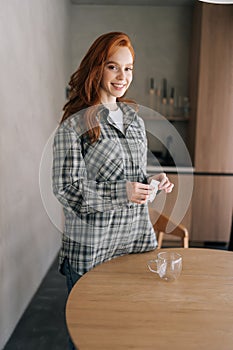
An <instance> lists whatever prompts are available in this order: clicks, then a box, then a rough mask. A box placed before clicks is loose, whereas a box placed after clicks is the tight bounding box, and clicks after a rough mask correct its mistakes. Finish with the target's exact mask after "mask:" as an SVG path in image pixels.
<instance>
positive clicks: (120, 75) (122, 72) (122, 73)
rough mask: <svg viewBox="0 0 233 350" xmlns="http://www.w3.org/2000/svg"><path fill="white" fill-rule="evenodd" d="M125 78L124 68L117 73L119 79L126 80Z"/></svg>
mask: <svg viewBox="0 0 233 350" xmlns="http://www.w3.org/2000/svg"><path fill="white" fill-rule="evenodd" d="M124 78H125V71H124V70H123V69H120V70H119V71H118V74H117V79H119V80H124Z"/></svg>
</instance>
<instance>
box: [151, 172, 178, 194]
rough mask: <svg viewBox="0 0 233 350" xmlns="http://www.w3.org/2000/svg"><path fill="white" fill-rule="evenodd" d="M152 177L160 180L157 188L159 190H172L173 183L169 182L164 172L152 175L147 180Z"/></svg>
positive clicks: (168, 191) (169, 191) (167, 191)
mask: <svg viewBox="0 0 233 350" xmlns="http://www.w3.org/2000/svg"><path fill="white" fill-rule="evenodd" d="M152 179H154V180H157V181H159V182H160V184H159V186H158V189H159V190H160V191H162V190H163V191H164V192H165V193H171V191H172V190H173V187H174V184H173V183H171V182H170V180H169V179H168V177H167V175H166V174H165V173H160V174H157V175H154V176H152V177H151V178H150V180H149V182H150V181H151V180H152Z"/></svg>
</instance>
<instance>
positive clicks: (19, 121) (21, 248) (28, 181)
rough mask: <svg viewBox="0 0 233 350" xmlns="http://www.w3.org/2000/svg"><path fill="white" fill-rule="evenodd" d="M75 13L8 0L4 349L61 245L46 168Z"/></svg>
mask: <svg viewBox="0 0 233 350" xmlns="http://www.w3.org/2000/svg"><path fill="white" fill-rule="evenodd" d="M69 11H70V4H69V1H67V0H33V1H32V0H20V1H19V0H1V9H0V17H1V20H0V42H1V46H0V47H1V55H0V67H1V79H0V108H1V138H0V178H1V181H0V208H1V210H0V278H1V287H0V349H2V348H3V346H4V344H5V343H6V341H7V340H8V338H9V336H10V335H11V333H12V331H13V329H14V327H15V325H16V323H17V322H18V320H19V319H20V317H21V315H22V313H23V311H24V310H25V308H26V307H27V305H28V303H29V301H30V300H31V298H32V296H33V294H34V293H35V291H36V289H37V288H38V286H39V284H40V282H41V280H42V278H43V276H44V275H45V273H46V271H47V270H48V268H49V266H50V264H51V262H52V261H53V259H54V257H55V255H56V254H57V251H58V249H59V245H60V235H59V232H58V230H57V229H56V228H55V227H54V225H53V224H52V223H51V222H50V220H49V218H48V216H47V214H46V211H45V209H44V207H43V205H42V201H41V197H40V189H39V165H40V159H41V155H42V151H43V148H44V145H45V143H46V141H47V139H48V137H49V135H50V134H51V132H52V131H53V130H54V128H55V126H56V125H57V121H58V119H59V118H60V113H61V107H62V105H63V102H64V99H65V95H64V87H65V85H66V83H67V79H68V77H69V72H68V69H69V67H70V59H69V52H70V49H69V45H70V37H69V26H70V23H69V16H70V14H69Z"/></svg>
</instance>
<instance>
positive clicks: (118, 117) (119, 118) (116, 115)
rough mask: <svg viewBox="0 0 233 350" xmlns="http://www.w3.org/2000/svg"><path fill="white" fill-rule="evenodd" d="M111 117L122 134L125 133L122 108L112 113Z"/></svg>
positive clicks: (110, 113)
mask: <svg viewBox="0 0 233 350" xmlns="http://www.w3.org/2000/svg"><path fill="white" fill-rule="evenodd" d="M109 115H110V117H111V118H112V120H113V121H114V123H115V124H116V125H117V127H118V129H120V130H121V132H122V133H124V125H123V112H122V110H121V109H120V108H117V110H116V111H110V112H109Z"/></svg>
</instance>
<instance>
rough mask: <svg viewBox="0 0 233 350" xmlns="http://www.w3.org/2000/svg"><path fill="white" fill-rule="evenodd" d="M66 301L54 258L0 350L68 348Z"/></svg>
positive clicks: (62, 349) (63, 282)
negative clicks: (12, 331)
mask: <svg viewBox="0 0 233 350" xmlns="http://www.w3.org/2000/svg"><path fill="white" fill-rule="evenodd" d="M66 299H67V290H66V280H65V277H64V276H62V275H61V274H60V273H59V272H58V262H57V259H56V260H55V262H54V263H53V265H52V266H51V268H50V270H49V272H48V274H47V275H46V276H45V278H44V280H43V281H42V284H41V286H40V287H39V289H38V291H37V293H36V295H35V296H34V298H33V299H32V301H31V303H30V304H29V306H28V308H27V309H26V311H25V313H24V314H23V316H22V318H21V320H20V321H19V323H18V325H17V327H16V329H15V331H14V333H13V334H12V336H11V338H10V340H9V341H8V343H7V344H6V346H5V347H4V350H66V349H68V348H69V347H68V335H67V331H66V324H65V303H66Z"/></svg>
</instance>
